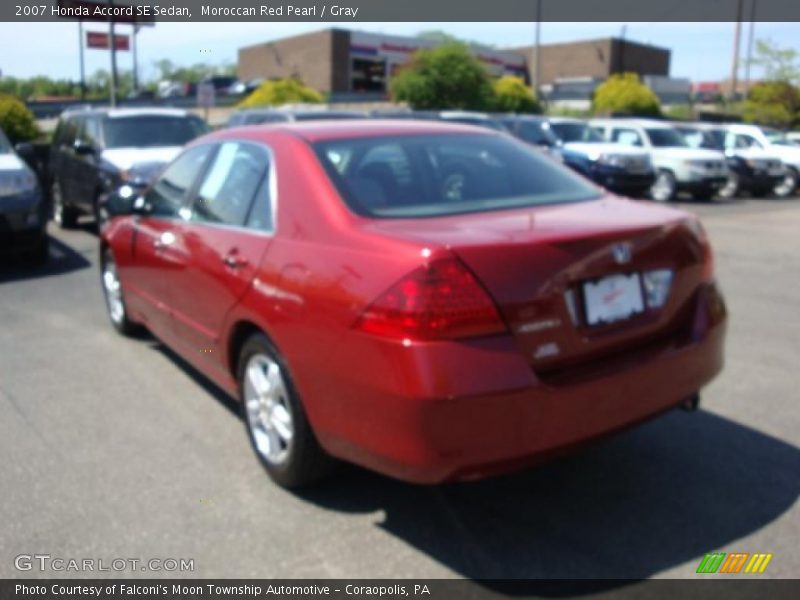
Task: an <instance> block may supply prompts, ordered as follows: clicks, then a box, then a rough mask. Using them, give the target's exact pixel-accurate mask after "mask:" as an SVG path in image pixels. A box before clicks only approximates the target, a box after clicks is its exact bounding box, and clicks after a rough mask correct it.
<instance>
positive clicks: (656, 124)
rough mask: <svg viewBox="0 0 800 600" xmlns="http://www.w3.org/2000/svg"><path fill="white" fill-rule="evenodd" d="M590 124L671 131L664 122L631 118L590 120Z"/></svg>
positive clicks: (668, 125) (669, 125)
mask: <svg viewBox="0 0 800 600" xmlns="http://www.w3.org/2000/svg"><path fill="white" fill-rule="evenodd" d="M590 122H591V123H595V124H598V123H599V124H602V125H609V126H614V125H627V126H629V127H642V128H644V127H646V128H648V129H672V125H671V124H670V123H667V122H666V121H659V120H657V119H636V118H632V117H624V118H621V119H592V120H591V121H590Z"/></svg>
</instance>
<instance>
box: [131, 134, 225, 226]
mask: <svg viewBox="0 0 800 600" xmlns="http://www.w3.org/2000/svg"><path fill="white" fill-rule="evenodd" d="M212 150H213V146H210V145H207V146H197V147H195V148H190V149H189V150H187V151H186V152H184V153H183V154H181V155H180V156H179V157H178V158H176V159H175V160H174V161H173V162H172V164H170V165H169V166H168V167H167V168H166V169H165V170H164V172H163V173H162V174H161V176H160V177H159V178H158V179H157V180H156V182H155V183H154V184H153V186H152V187H151V188H150V189H149V190H148V191H147V193H146V194H145V201H146V203H147V205H148V206H149V212H150V214H151V215H153V216H157V217H174V216H177V214H178V211H179V210H180V209H181V207H182V206H183V203H184V201H185V200H186V195H187V194H188V192H189V189H190V188H191V187H192V184H194V182H195V181H196V180H197V177H198V175H199V174H200V171H201V170H202V169H203V166H204V165H205V163H206V161H207V160H208V157H209V155H210V154H211V151H212Z"/></svg>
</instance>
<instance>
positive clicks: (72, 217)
mask: <svg viewBox="0 0 800 600" xmlns="http://www.w3.org/2000/svg"><path fill="white" fill-rule="evenodd" d="M50 197H51V198H52V200H53V221H55V222H56V225H58V226H59V227H60V228H61V229H72V228H73V227H75V225H76V224H77V223H78V213H77V212H76V211H75V209H74V208H72V207H70V206H66V205H65V204H64V195H63V193H62V192H61V186H60V185H59V184H58V182H56V183H54V184H53V187H52V188H51V190H50Z"/></svg>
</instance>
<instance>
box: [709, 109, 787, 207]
mask: <svg viewBox="0 0 800 600" xmlns="http://www.w3.org/2000/svg"><path fill="white" fill-rule="evenodd" d="M725 130H726V131H727V132H728V133H730V134H731V135H732V136H733V139H734V142H733V143H734V144H735V145H736V147H737V148H761V149H763V150H766V151H767V152H769V153H770V154H774V155H776V156H777V157H779V158H780V159H781V161H782V162H783V164H784V166H785V167H786V173H785V176H784V179H783V181H781V182H780V183H778V185H777V186H776V187H775V189H774V192H775V195H776V196H779V197H785V196H790V195H792V193H794V191H795V190H796V189H797V187H798V184H800V147H798V146H795V145H794V144H793V143H792V142H791V141H789V140H788V139H787V138H786V134H784V133H783V132H782V131H778V130H777V129H772V128H770V127H759V126H758V125H742V124H739V123H735V124H730V125H727V126H726V127H725Z"/></svg>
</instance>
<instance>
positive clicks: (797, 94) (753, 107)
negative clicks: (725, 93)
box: [743, 81, 800, 129]
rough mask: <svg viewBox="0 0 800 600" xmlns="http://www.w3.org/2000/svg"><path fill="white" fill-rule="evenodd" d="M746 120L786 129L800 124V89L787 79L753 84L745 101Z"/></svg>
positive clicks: (744, 112)
mask: <svg viewBox="0 0 800 600" xmlns="http://www.w3.org/2000/svg"><path fill="white" fill-rule="evenodd" d="M743 116H744V120H745V121H748V122H751V123H760V124H761V125H771V126H773V127H779V128H782V129H786V128H789V127H792V126H793V125H797V124H800V89H798V88H796V87H795V86H793V85H792V84H790V83H787V82H785V81H766V82H763V83H759V84H758V85H755V86H753V88H752V89H751V90H750V94H749V95H748V97H747V100H746V101H745V103H744V111H743Z"/></svg>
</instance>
